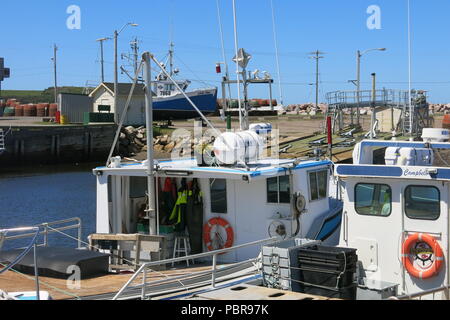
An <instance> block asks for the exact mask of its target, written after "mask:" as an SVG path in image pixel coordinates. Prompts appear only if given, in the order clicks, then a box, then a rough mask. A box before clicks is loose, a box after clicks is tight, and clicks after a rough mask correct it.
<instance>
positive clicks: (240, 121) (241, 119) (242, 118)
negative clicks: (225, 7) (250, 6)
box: [233, 0, 247, 130]
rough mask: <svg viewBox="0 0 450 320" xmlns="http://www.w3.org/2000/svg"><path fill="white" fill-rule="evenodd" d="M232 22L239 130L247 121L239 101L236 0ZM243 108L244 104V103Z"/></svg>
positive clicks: (243, 127)
mask: <svg viewBox="0 0 450 320" xmlns="http://www.w3.org/2000/svg"><path fill="white" fill-rule="evenodd" d="M233 22H234V50H235V53H236V77H237V93H238V105H239V128H240V129H241V130H246V129H247V128H246V125H245V123H246V122H247V119H245V118H246V115H243V112H242V103H241V78H240V75H239V74H240V71H239V59H238V57H239V53H238V48H239V46H238V36H237V21H236V1H235V0H233ZM244 108H245V105H244Z"/></svg>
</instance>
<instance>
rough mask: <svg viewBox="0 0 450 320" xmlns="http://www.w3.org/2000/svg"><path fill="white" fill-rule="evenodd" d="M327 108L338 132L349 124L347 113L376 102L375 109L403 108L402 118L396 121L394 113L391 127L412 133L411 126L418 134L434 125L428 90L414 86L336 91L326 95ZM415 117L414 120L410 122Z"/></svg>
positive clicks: (334, 129)
mask: <svg viewBox="0 0 450 320" xmlns="http://www.w3.org/2000/svg"><path fill="white" fill-rule="evenodd" d="M410 95H411V105H412V107H411V112H412V116H411V114H410V108H409V96H410ZM326 98H327V103H328V109H327V116H330V117H332V119H333V132H339V131H341V130H343V129H344V127H345V126H346V124H345V119H344V113H345V112H350V113H351V114H353V113H354V112H355V111H356V112H360V108H370V107H372V106H373V105H374V106H375V107H374V108H373V109H374V111H375V112H379V111H380V110H386V109H389V108H390V109H391V111H392V112H394V110H400V111H401V116H400V121H398V122H397V123H394V117H392V128H391V129H392V131H397V132H401V133H403V134H409V133H410V130H411V128H412V135H413V136H418V135H420V134H421V133H422V129H423V128H426V127H429V126H430V125H431V121H432V119H431V118H430V114H429V105H428V102H427V96H426V92H425V91H422V90H417V91H416V90H412V91H411V93H409V92H408V91H405V90H392V89H380V90H375V92H373V91H372V90H360V91H334V92H329V93H327V95H326ZM411 119H412V122H411Z"/></svg>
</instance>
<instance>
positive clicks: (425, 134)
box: [422, 128, 450, 142]
mask: <svg viewBox="0 0 450 320" xmlns="http://www.w3.org/2000/svg"><path fill="white" fill-rule="evenodd" d="M422 139H423V141H424V142H447V141H449V140H450V131H449V130H447V129H436V128H424V129H423V131H422Z"/></svg>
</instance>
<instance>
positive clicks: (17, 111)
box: [14, 104, 25, 117]
mask: <svg viewBox="0 0 450 320" xmlns="http://www.w3.org/2000/svg"><path fill="white" fill-rule="evenodd" d="M24 107H25V105H23V104H16V106H15V108H14V116H15V117H23V109H24Z"/></svg>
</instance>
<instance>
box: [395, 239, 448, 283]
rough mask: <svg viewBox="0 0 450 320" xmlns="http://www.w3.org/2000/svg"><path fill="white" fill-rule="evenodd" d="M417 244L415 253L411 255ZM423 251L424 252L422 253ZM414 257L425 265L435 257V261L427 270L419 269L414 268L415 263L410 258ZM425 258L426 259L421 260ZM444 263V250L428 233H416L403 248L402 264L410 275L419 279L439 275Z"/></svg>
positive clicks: (406, 241) (407, 240)
mask: <svg viewBox="0 0 450 320" xmlns="http://www.w3.org/2000/svg"><path fill="white" fill-rule="evenodd" d="M423 243H425V244H426V245H428V246H429V248H424V247H422V248H421V247H418V246H417V245H418V244H423ZM414 244H415V246H416V247H415V248H414V249H415V251H416V252H414V253H412V254H411V249H412V248H413V245H414ZM426 249H428V250H430V249H431V251H432V252H423V250H426ZM420 250H422V252H420ZM411 255H414V256H415V258H417V259H419V260H421V261H422V262H423V264H424V265H425V262H427V261H431V257H432V256H433V255H434V260H433V261H432V263H431V265H430V266H429V267H428V268H426V269H419V268H416V267H415V266H414V263H413V262H412V261H411V259H410V256H411ZM420 257H423V258H424V259H422V258H420ZM443 262H444V253H443V252H442V248H441V246H440V245H439V243H438V242H437V241H436V239H435V238H434V237H433V236H431V235H429V234H426V233H415V234H413V235H411V236H410V237H408V238H407V239H406V240H405V242H404V243H403V246H402V263H403V266H404V267H405V268H406V270H407V271H408V273H409V274H410V275H411V276H413V277H415V278H419V279H428V278H431V277H433V276H435V275H437V274H438V273H439V269H440V268H441V267H442V263H443Z"/></svg>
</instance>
